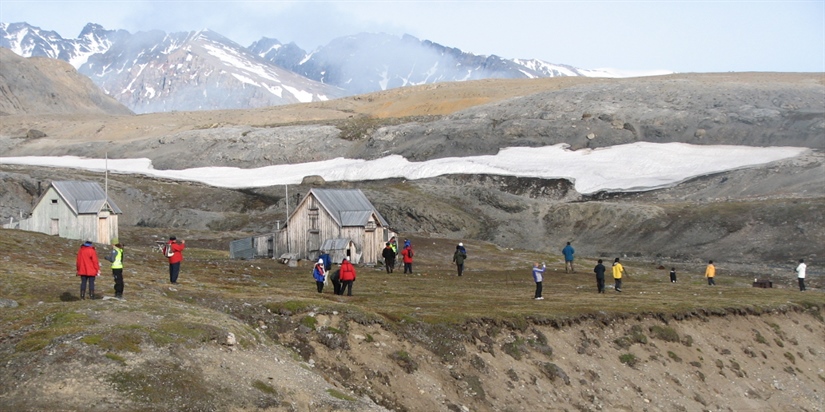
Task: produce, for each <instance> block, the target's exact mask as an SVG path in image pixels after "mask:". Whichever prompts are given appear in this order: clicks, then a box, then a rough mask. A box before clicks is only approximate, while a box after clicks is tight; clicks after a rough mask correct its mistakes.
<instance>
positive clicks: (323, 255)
mask: <svg viewBox="0 0 825 412" xmlns="http://www.w3.org/2000/svg"><path fill="white" fill-rule="evenodd" d="M318 259H321V260H322V261H324V272H329V270H330V269H332V258H331V257H330V256H329V253H327V252H326V251H324V250H322V251H321V256H319V257H318Z"/></svg>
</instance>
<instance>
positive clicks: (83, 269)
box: [77, 240, 100, 299]
mask: <svg viewBox="0 0 825 412" xmlns="http://www.w3.org/2000/svg"><path fill="white" fill-rule="evenodd" d="M77 276H80V299H86V284H87V283H88V284H89V299H94V298H95V278H96V277H97V276H100V261H99V260H98V259H97V251H96V250H95V245H94V244H93V243H92V242H91V241H88V240H87V241H86V242H84V243H83V245H81V246H80V250H78V251H77Z"/></svg>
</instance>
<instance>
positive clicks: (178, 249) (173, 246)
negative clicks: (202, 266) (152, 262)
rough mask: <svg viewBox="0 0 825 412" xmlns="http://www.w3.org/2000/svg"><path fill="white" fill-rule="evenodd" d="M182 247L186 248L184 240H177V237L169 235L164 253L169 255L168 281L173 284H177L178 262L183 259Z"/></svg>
mask: <svg viewBox="0 0 825 412" xmlns="http://www.w3.org/2000/svg"><path fill="white" fill-rule="evenodd" d="M183 249H186V241H185V240H181V241H178V238H176V237H175V236H171V237H170V238H169V243H168V244H167V245H166V255H167V256H169V254H170V253H171V256H169V282H170V283H172V284H173V285H177V284H178V275H179V274H180V262H181V261H183Z"/></svg>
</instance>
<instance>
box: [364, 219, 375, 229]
mask: <svg viewBox="0 0 825 412" xmlns="http://www.w3.org/2000/svg"><path fill="white" fill-rule="evenodd" d="M364 230H366V231H367V232H374V231H375V221H374V220H370V221H369V222H367V225H366V226H365V227H364Z"/></svg>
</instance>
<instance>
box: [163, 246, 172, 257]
mask: <svg viewBox="0 0 825 412" xmlns="http://www.w3.org/2000/svg"><path fill="white" fill-rule="evenodd" d="M163 255H164V256H166V257H168V258H170V257H172V256H174V255H175V251H174V250H172V245H171V244H169V245H166V247H164V248H163Z"/></svg>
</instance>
